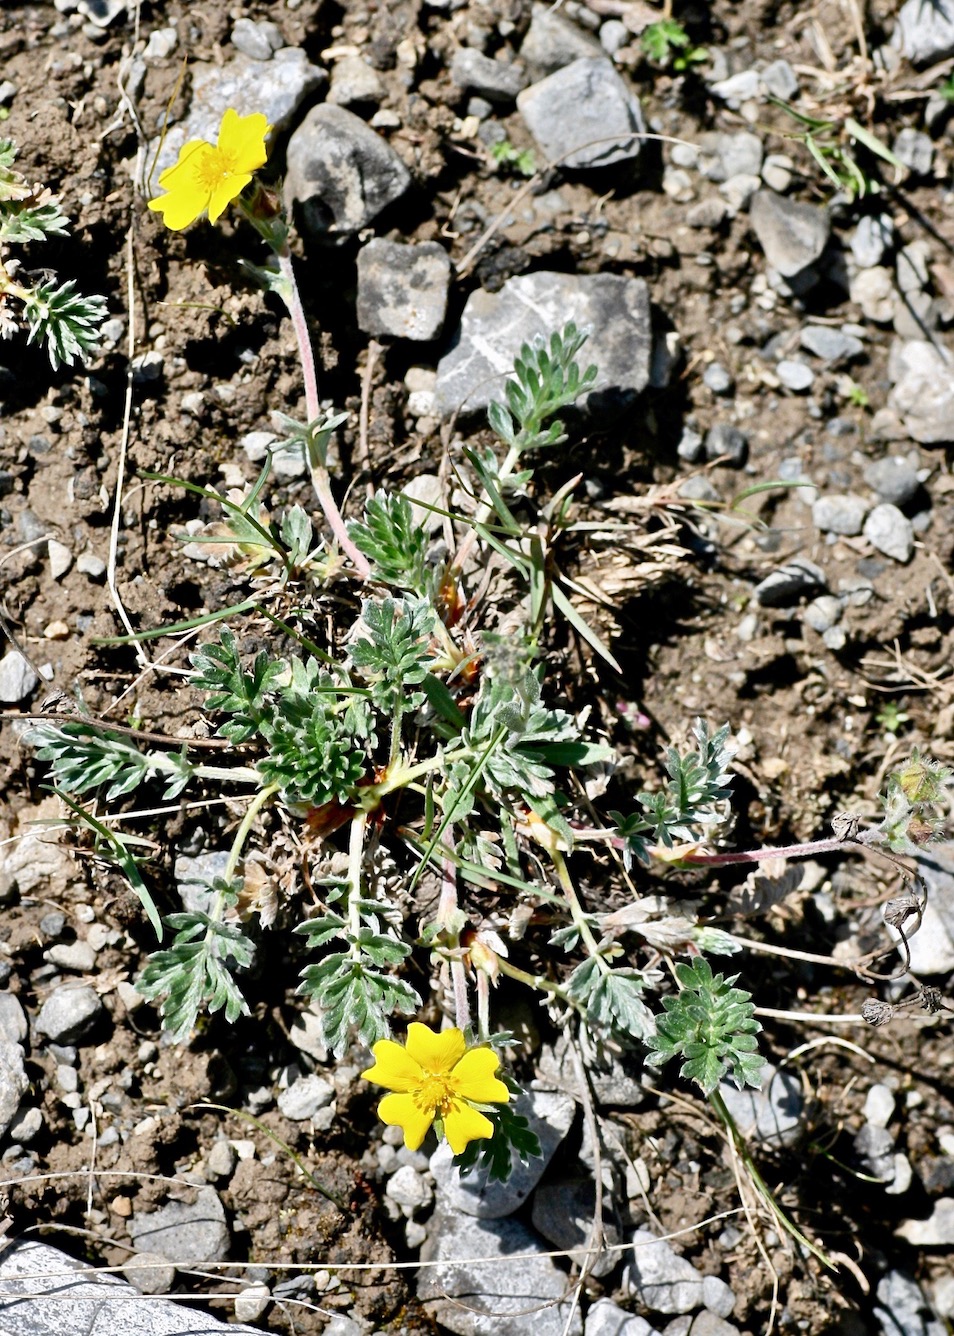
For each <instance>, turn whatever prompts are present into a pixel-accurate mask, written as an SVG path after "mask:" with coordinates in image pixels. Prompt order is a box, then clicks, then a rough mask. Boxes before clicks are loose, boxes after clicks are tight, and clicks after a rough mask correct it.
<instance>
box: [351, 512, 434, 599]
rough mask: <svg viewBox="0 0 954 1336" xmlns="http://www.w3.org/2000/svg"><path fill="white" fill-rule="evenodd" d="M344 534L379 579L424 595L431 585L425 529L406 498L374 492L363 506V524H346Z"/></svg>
mask: <svg viewBox="0 0 954 1336" xmlns="http://www.w3.org/2000/svg"><path fill="white" fill-rule="evenodd" d="M348 533H349V534H350V535H351V539H352V541H353V542H354V544H355V546H356V547H357V548H358V550H359V552H363V553H364V555H365V556H366V557H367V558H368V560H369V561H370V562H371V564H372V566H373V567H374V574H375V576H376V577H377V578H378V579H379V580H383V581H384V582H385V583H386V584H393V585H397V587H398V588H399V589H407V590H410V591H411V593H414V594H420V595H422V596H426V595H427V593H428V592H429V588H430V585H431V578H430V572H429V569H428V565H427V548H428V537H427V530H426V529H425V528H424V526H423V525H422V524H421V523H420V522H419V521H418V520H417V519H415V517H414V511H413V508H412V506H411V503H410V501H408V499H407V497H406V496H392V495H391V494H390V493H388V492H385V491H379V492H377V493H376V494H375V495H374V496H373V497H371V498H370V500H368V501H367V502H366V503H365V507H364V523H363V524H362V523H353V524H349V525H348Z"/></svg>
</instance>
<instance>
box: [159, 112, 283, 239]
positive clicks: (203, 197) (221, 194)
mask: <svg viewBox="0 0 954 1336" xmlns="http://www.w3.org/2000/svg"><path fill="white" fill-rule="evenodd" d="M271 128H272V127H271V126H270V125H269V123H268V121H267V120H266V118H265V117H264V116H263V115H262V114H261V112H254V113H253V114H252V115H251V116H240V115H239V114H238V112H237V111H234V110H233V109H232V108H231V107H229V109H228V111H227V112H226V113H225V115H224V116H223V117H222V124H221V125H220V126H219V140H218V143H217V144H209V143H207V142H206V140H204V139H190V140H189V142H188V143H187V144H183V146H182V148H181V149H180V150H179V160H178V162H177V163H176V164H175V166H173V167H167V168H166V170H165V171H164V172H163V173H162V174H161V175H160V177H159V184H160V186H162V188H163V190H165V191H168V194H165V195H159V196H158V197H157V198H156V199H151V200H150V201H149V208H150V209H155V210H157V212H159V213H161V214H162V216H163V217H162V221H163V222H164V223H165V225H166V227H169V228H171V229H172V230H173V231H174V232H178V231H180V230H181V229H182V228H183V227H188V226H189V224H190V223H194V222H195V220H196V219H197V218H201V216H202V214H204V213H208V215H209V221H210V222H212V223H214V222H215V221H216V219H217V218H218V217H219V215H220V214H221V213H222V211H223V210H224V209H225V208H226V207H227V205H229V204H230V203H231V201H232V200H233V199H235V198H236V196H238V195H240V194H241V193H242V191H243V190H244V189H245V187H246V186H247V185H248V183H249V181H251V179H252V173H253V172H254V171H255V170H256V169H257V168H259V167H261V166H263V165H264V163H265V159H266V157H267V154H266V152H265V136H266V135H267V134H268V132H269V130H270V129H271Z"/></svg>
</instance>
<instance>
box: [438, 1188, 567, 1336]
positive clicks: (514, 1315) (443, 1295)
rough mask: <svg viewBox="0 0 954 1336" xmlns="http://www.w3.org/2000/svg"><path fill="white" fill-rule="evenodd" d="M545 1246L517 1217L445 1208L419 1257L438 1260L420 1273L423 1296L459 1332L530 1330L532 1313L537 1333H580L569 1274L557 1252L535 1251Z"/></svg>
mask: <svg viewBox="0 0 954 1336" xmlns="http://www.w3.org/2000/svg"><path fill="white" fill-rule="evenodd" d="M542 1252H543V1249H542V1248H541V1245H540V1240H539V1239H538V1238H537V1236H536V1235H535V1234H534V1233H533V1231H532V1230H530V1229H528V1228H527V1227H526V1225H522V1224H520V1223H519V1222H518V1221H516V1220H479V1219H476V1218H475V1217H473V1216H469V1215H465V1214H463V1213H461V1212H453V1211H451V1212H447V1211H445V1210H444V1209H442V1208H439V1209H438V1210H437V1211H436V1212H435V1213H434V1215H433V1216H432V1217H431V1220H430V1222H429V1225H428V1232H427V1239H426V1240H425V1242H424V1245H423V1247H422V1248H421V1261H422V1262H428V1263H435V1262H436V1263H439V1264H440V1265H436V1266H434V1265H429V1266H426V1267H423V1268H422V1269H421V1271H420V1272H419V1273H418V1282H417V1293H418V1298H419V1299H421V1300H422V1301H423V1302H424V1304H425V1306H426V1308H427V1310H428V1312H429V1313H430V1314H431V1316H432V1317H433V1318H434V1319H436V1321H437V1322H438V1323H440V1324H441V1325H442V1326H444V1327H446V1328H448V1329H449V1330H450V1331H452V1332H456V1333H458V1336H526V1333H527V1321H528V1315H529V1314H530V1313H532V1319H531V1320H532V1325H533V1332H534V1336H564V1333H565V1332H566V1336H578V1334H579V1333H580V1332H581V1331H582V1327H583V1324H582V1322H581V1321H580V1318H579V1312H578V1310H577V1311H576V1312H573V1311H572V1310H573V1305H572V1303H571V1300H570V1296H569V1294H568V1291H567V1285H566V1276H565V1275H564V1273H563V1272H562V1271H561V1270H560V1269H559V1267H557V1266H556V1265H555V1264H554V1262H553V1259H552V1258H550V1257H546V1256H539V1257H538V1256H536V1255H535V1254H537V1253H542ZM528 1254H529V1255H528ZM475 1259H479V1260H475ZM571 1313H572V1317H571ZM568 1319H569V1330H568V1331H567V1323H568Z"/></svg>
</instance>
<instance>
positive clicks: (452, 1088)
mask: <svg viewBox="0 0 954 1336" xmlns="http://www.w3.org/2000/svg"><path fill="white" fill-rule="evenodd" d="M372 1052H373V1053H374V1066H373V1067H369V1068H368V1070H367V1071H366V1072H362V1073H361V1075H362V1076H363V1077H364V1079H365V1080H366V1081H373V1082H374V1084H375V1085H379V1086H384V1088H385V1090H393V1091H395V1092H396V1093H395V1094H392V1095H385V1097H384V1099H382V1101H381V1103H380V1105H379V1106H378V1113H379V1114H380V1116H381V1120H382V1122H385V1123H387V1124H388V1126H389V1127H402V1128H403V1129H404V1144H405V1146H407V1148H408V1149H409V1150H417V1148H418V1147H419V1146H420V1144H421V1142H422V1141H423V1140H424V1138H425V1136H426V1135H427V1129H428V1128H429V1127H430V1126H431V1124H432V1123H437V1124H438V1130H439V1131H443V1133H444V1136H445V1137H446V1138H447V1140H448V1143H449V1144H450V1148H451V1150H452V1151H453V1152H454V1154H455V1155H459V1154H460V1153H461V1151H462V1150H463V1149H464V1147H465V1146H466V1145H467V1143H468V1142H469V1141H477V1140H479V1139H480V1138H481V1137H490V1136H493V1134H494V1125H493V1123H492V1122H491V1121H490V1119H489V1118H487V1117H485V1115H484V1114H482V1113H481V1112H480V1110H479V1109H476V1108H474V1105H475V1104H506V1103H507V1102H508V1101H509V1099H510V1091H509V1090H508V1089H507V1087H506V1086H505V1085H504V1083H503V1081H498V1079H497V1078H496V1076H494V1072H495V1071H496V1070H497V1068H498V1066H499V1065H500V1059H499V1058H498V1057H497V1055H496V1053H494V1051H493V1049H490V1048H468V1047H467V1044H466V1041H465V1039H464V1036H463V1034H462V1032H461V1031H460V1030H457V1029H453V1030H444V1031H443V1033H441V1034H435V1033H434V1031H433V1030H431V1029H429V1027H428V1026H426V1025H422V1024H421V1023H420V1022H419V1021H413V1022H412V1023H411V1024H410V1025H409V1026H408V1027H407V1047H406V1048H402V1047H401V1045H400V1044H396V1043H394V1041H393V1040H392V1039H379V1040H378V1042H377V1043H376V1044H375V1046H374V1048H373V1049H372Z"/></svg>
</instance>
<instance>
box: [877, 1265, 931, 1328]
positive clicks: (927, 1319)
mask: <svg viewBox="0 0 954 1336" xmlns="http://www.w3.org/2000/svg"><path fill="white" fill-rule="evenodd" d="M875 1293H876V1294H877V1297H878V1302H877V1304H876V1305H875V1307H874V1310H873V1313H874V1317H875V1319H876V1321H877V1323H878V1327H879V1330H880V1333H881V1336H945V1333H946V1330H947V1328H946V1326H945V1324H944V1323H943V1322H938V1320H937V1319H936V1317H935V1316H934V1313H933V1311H932V1307H931V1304H930V1303H929V1302H928V1300H927V1298H926V1296H925V1294H924V1292H923V1291H922V1289H921V1287H920V1285H919V1284H918V1283H917V1281H916V1280H915V1279H914V1277H913V1276H909V1275H906V1274H905V1273H904V1272H903V1271H889V1272H888V1274H887V1275H886V1276H882V1278H881V1280H879V1281H878V1288H877V1290H876V1291H875Z"/></svg>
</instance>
